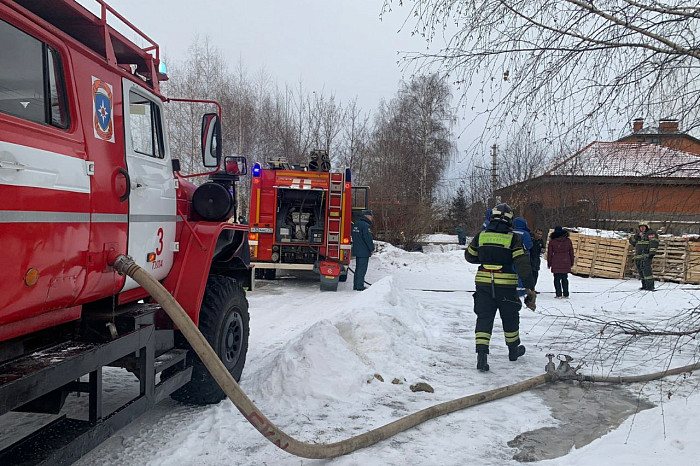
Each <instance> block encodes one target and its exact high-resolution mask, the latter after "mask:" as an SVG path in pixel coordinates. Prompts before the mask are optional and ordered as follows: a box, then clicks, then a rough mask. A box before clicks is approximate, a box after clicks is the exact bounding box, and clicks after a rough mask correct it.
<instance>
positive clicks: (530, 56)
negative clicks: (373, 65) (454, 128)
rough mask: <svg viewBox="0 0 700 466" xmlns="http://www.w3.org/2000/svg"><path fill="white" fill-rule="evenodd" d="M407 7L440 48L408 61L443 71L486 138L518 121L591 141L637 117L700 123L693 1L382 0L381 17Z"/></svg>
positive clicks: (415, 27) (699, 14) (699, 41)
mask: <svg viewBox="0 0 700 466" xmlns="http://www.w3.org/2000/svg"><path fill="white" fill-rule="evenodd" d="M404 4H405V5H406V6H408V8H409V10H410V11H409V14H408V17H407V20H406V24H407V27H409V28H412V32H413V33H415V34H419V35H422V36H423V37H425V38H426V40H427V41H428V42H429V43H430V44H431V45H432V46H433V47H434V48H436V49H440V50H437V51H435V52H432V53H414V54H408V55H406V56H405V60H406V63H407V64H410V63H414V64H415V65H416V66H417V67H418V69H419V70H420V71H421V72H426V70H427V71H432V70H433V69H435V68H437V69H439V70H441V71H442V72H444V73H447V74H448V75H449V76H450V78H451V80H452V81H453V82H454V83H455V84H456V85H457V86H459V87H460V89H461V91H462V104H463V105H464V106H465V107H466V108H467V110H473V111H474V112H476V113H477V115H483V117H484V118H485V121H486V123H485V134H487V135H493V134H499V133H501V134H502V133H503V132H504V131H505V130H507V129H509V128H510V127H511V125H512V124H513V123H515V122H519V123H520V124H522V125H524V126H525V127H526V128H530V129H532V128H536V127H539V129H540V130H542V129H544V130H546V131H547V132H549V133H552V134H567V135H568V136H569V137H571V138H575V139H577V140H581V139H583V140H590V139H591V134H594V135H598V134H604V135H605V136H608V135H607V134H606V133H605V132H607V131H610V133H611V134H614V133H619V132H620V131H621V130H623V126H624V127H626V126H627V123H628V122H629V121H630V120H631V119H633V118H635V117H638V116H647V117H650V118H654V117H655V118H656V119H658V118H660V117H669V116H671V117H674V118H677V119H679V120H682V121H683V122H684V124H683V127H684V128H686V129H687V130H690V131H692V130H695V129H697V128H698V127H700V116H699V110H698V109H700V105H698V101H699V100H700V89H699V86H700V84H699V82H700V80H699V79H698V69H699V65H700V36H699V35H698V33H697V31H698V30H700V7H699V6H698V4H697V2H691V1H687V0H670V1H667V2H661V1H657V0H643V1H637V0H602V1H595V2H594V1H591V0H555V1H549V0H476V1H460V0H385V4H384V7H385V14H386V13H388V12H389V11H390V10H391V9H392V7H395V6H398V5H404ZM443 39H444V46H442V47H441V43H442V40H443Z"/></svg>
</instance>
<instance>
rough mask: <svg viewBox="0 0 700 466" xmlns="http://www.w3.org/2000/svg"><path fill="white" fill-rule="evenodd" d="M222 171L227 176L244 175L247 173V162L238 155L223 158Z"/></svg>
mask: <svg viewBox="0 0 700 466" xmlns="http://www.w3.org/2000/svg"><path fill="white" fill-rule="evenodd" d="M224 170H226V173H227V174H229V175H245V174H246V173H248V161H247V160H246V158H245V157H243V156H240V155H236V156H233V155H227V156H226V157H224Z"/></svg>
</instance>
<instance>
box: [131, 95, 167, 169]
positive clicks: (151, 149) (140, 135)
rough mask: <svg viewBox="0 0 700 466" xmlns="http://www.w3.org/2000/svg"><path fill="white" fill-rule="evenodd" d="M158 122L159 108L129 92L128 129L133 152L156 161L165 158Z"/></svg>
mask: <svg viewBox="0 0 700 466" xmlns="http://www.w3.org/2000/svg"><path fill="white" fill-rule="evenodd" d="M160 121H161V120H160V108H159V107H158V106H157V105H156V104H155V103H154V102H152V101H151V100H149V99H147V98H145V97H143V96H140V95H139V94H137V93H136V92H133V91H131V92H129V129H130V133H131V148H132V150H133V151H134V152H136V153H137V154H142V155H147V156H149V157H155V158H158V159H162V158H163V157H164V156H165V153H164V150H163V133H162V130H161V123H160Z"/></svg>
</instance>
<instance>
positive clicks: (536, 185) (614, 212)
mask: <svg viewBox="0 0 700 466" xmlns="http://www.w3.org/2000/svg"><path fill="white" fill-rule="evenodd" d="M641 129H642V128H640V130H641ZM635 133H638V134H637V137H642V136H643V134H642V132H639V131H638V132H635ZM635 133H633V134H632V135H630V136H628V137H625V138H622V139H621V140H619V141H615V142H599V141H595V142H592V143H590V144H588V145H587V146H586V147H584V148H583V149H581V150H579V151H578V152H576V153H575V154H573V155H571V156H569V157H567V158H565V159H564V160H562V161H560V162H558V163H557V164H555V165H554V166H553V167H551V168H550V169H549V170H548V171H547V172H546V173H544V174H543V175H541V176H539V177H536V178H533V179H530V180H527V181H524V182H520V183H516V184H514V185H511V186H507V187H504V188H501V189H499V190H497V191H496V193H495V194H496V196H499V197H500V198H501V200H502V201H503V202H507V203H509V204H510V205H511V206H512V207H513V208H514V209H515V210H516V213H517V214H518V215H520V216H522V217H525V219H526V220H527V221H528V225H529V226H530V228H531V229H532V228H533V227H539V228H542V229H545V231H546V229H547V228H551V227H554V225H565V226H581V227H589V228H601V229H612V230H628V229H630V228H635V227H636V225H637V223H638V222H639V220H641V219H644V220H647V221H649V222H650V226H651V227H652V228H655V229H657V230H659V231H660V232H662V233H672V234H681V233H693V234H699V233H700V155H698V154H700V141H698V145H697V147H695V149H693V147H694V146H693V144H694V141H693V140H694V139H695V138H692V137H687V138H686V137H685V136H682V137H679V138H676V139H675V141H676V143H677V142H678V141H681V142H682V141H685V142H684V144H685V145H684V146H683V147H686V149H688V150H679V149H677V148H676V147H679V146H678V145H676V143H674V142H673V141H674V139H673V138H662V137H659V138H657V139H656V140H654V141H652V140H649V141H647V140H642V141H637V140H635V139H634V138H631V136H633V135H634V134H635ZM647 133H650V132H649V131H647ZM657 133H658V132H657ZM657 136H658V134H657ZM662 139H663V142H664V143H663V144H662ZM694 150H698V152H697V153H696V152H694Z"/></svg>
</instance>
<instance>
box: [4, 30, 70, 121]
mask: <svg viewBox="0 0 700 466" xmlns="http://www.w3.org/2000/svg"><path fill="white" fill-rule="evenodd" d="M0 43H2V44H5V45H4V46H3V52H2V53H0V112H2V113H6V114H8V115H12V116H16V117H19V118H23V119H25V120H29V121H33V122H36V123H40V124H44V125H51V126H56V127H58V128H63V129H66V128H68V126H69V125H70V121H69V118H68V105H67V102H66V85H65V80H64V78H63V66H62V64H61V56H60V54H59V53H58V52H57V51H56V50H55V49H53V48H52V47H50V46H49V45H47V44H45V43H43V42H41V41H39V40H37V39H35V38H34V37H32V36H30V35H29V34H26V33H24V32H22V31H20V30H19V29H17V28H16V27H14V26H12V25H10V24H9V23H7V22H5V21H1V20H0Z"/></svg>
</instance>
